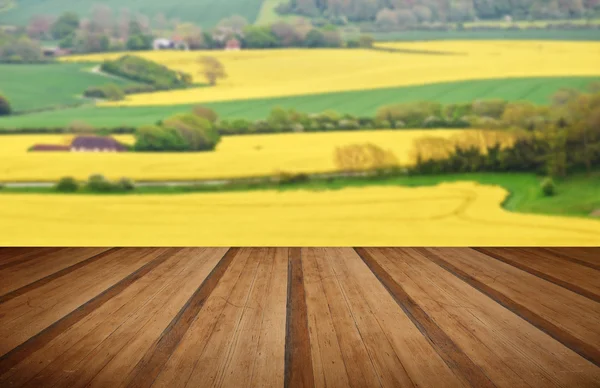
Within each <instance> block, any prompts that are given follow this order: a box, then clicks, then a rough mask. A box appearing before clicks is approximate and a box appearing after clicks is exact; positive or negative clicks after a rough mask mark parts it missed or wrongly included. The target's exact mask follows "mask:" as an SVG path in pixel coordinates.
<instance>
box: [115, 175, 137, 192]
mask: <svg viewBox="0 0 600 388" xmlns="http://www.w3.org/2000/svg"><path fill="white" fill-rule="evenodd" d="M117 187H118V188H119V189H120V190H122V191H132V190H135V183H134V182H133V180H131V179H129V178H121V179H119V181H118V182H117Z"/></svg>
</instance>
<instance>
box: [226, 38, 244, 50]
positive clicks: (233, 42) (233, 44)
mask: <svg viewBox="0 0 600 388" xmlns="http://www.w3.org/2000/svg"><path fill="white" fill-rule="evenodd" d="M241 48H242V45H241V44H240V41H239V40H237V39H235V38H232V39H229V40H228V41H227V43H226V44H225V50H226V51H237V50H240V49H241Z"/></svg>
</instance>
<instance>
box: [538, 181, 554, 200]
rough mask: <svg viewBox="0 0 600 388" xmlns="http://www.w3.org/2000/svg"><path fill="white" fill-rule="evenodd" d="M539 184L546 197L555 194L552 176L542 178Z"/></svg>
mask: <svg viewBox="0 0 600 388" xmlns="http://www.w3.org/2000/svg"><path fill="white" fill-rule="evenodd" d="M540 186H541V188H542V193H543V194H544V195H545V196H546V197H552V196H553V195H555V194H556V185H555V184H554V181H553V180H552V178H549V177H548V178H544V180H543V181H542V183H541V185H540Z"/></svg>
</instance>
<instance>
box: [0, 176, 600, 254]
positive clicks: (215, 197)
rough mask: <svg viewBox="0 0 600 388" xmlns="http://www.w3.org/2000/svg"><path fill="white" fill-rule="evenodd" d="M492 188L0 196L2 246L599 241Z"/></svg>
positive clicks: (594, 228)
mask: <svg viewBox="0 0 600 388" xmlns="http://www.w3.org/2000/svg"><path fill="white" fill-rule="evenodd" d="M506 195H507V192H506V191H505V190H504V189H502V188H500V187H495V186H481V185H478V184H474V183H468V182H464V183H451V184H450V183H447V184H442V185H439V186H435V187H419V188H403V187H368V188H346V189H342V190H334V191H318V192H317V191H307V190H298V191H284V192H278V191H250V192H237V193H204V194H177V195H141V196H140V195H132V196H129V195H128V196H91V195H74V196H73V195H54V194H42V195H38V194H21V195H13V194H0V220H2V222H0V245H16V246H32V245H35V246H39V245H43V246H46V245H48V246H57V245H58V246H63V245H79V246H89V245H109V246H139V245H151V246H154V245H157V244H161V245H166V246H173V245H176V246H177V245H207V246H231V245H234V246H236V245H243V246H277V245H285V246H290V245H292V246H295V245H309V246H357V245H358V246H373V245H379V246H388V245H394V246H395V245H410V246H415V245H417V246H419V245H421V246H422V245H425V246H432V245H433V246H470V245H480V246H481V245H496V246H498V245H542V246H547V245H551V246H561V245H577V246H598V245H600V222H598V221H593V220H585V219H576V218H561V217H549V216H539V215H526V214H517V213H509V212H507V211H505V210H503V209H502V208H501V207H500V204H501V203H502V201H503V200H504V198H505V197H506Z"/></svg>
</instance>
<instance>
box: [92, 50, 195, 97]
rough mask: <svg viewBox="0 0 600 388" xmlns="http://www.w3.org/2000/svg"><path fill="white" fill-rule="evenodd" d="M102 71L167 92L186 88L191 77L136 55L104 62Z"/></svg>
mask: <svg viewBox="0 0 600 388" xmlns="http://www.w3.org/2000/svg"><path fill="white" fill-rule="evenodd" d="M102 71H104V72H106V73H109V74H114V75H118V76H121V77H125V78H128V79H131V80H134V81H138V82H143V83H146V84H150V85H153V86H154V87H155V88H156V89H159V90H166V89H174V88H181V87H186V86H188V85H189V84H191V76H190V75H189V74H185V73H181V72H178V71H175V70H171V69H169V68H168V67H166V66H163V65H161V64H158V63H156V62H153V61H150V60H148V59H144V58H141V57H138V56H135V55H125V56H122V57H120V58H118V59H116V60H114V61H104V63H103V64H102Z"/></svg>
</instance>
